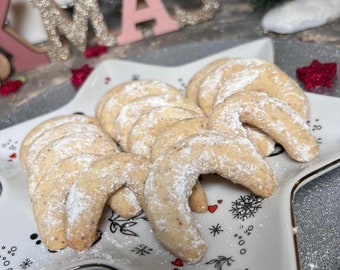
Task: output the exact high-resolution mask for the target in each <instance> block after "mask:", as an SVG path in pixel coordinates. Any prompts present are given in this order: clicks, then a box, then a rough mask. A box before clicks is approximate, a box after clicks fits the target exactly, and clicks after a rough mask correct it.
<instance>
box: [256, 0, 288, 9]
mask: <svg viewBox="0 0 340 270" xmlns="http://www.w3.org/2000/svg"><path fill="white" fill-rule="evenodd" d="M283 1H284V0H250V3H251V4H252V6H253V8H254V10H259V9H267V8H269V7H272V6H274V5H277V4H278V3H280V2H283Z"/></svg>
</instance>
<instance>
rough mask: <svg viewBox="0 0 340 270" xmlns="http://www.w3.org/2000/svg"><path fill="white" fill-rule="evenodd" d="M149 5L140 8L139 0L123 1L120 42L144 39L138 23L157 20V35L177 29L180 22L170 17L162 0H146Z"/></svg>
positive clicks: (155, 27) (155, 31) (155, 29)
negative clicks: (138, 5)
mask: <svg viewBox="0 0 340 270" xmlns="http://www.w3.org/2000/svg"><path fill="white" fill-rule="evenodd" d="M145 3H146V5H147V7H145V8H142V9H138V7H137V4H138V0H125V1H123V8H122V9H123V10H122V27H121V34H120V35H119V36H118V37H117V41H118V44H120V45H122V44H126V43H130V42H135V41H138V40H141V39H143V35H142V33H141V32H140V31H138V29H137V24H138V23H142V22H147V21H150V20H155V22H156V24H155V26H154V27H153V31H154V34H155V35H162V34H165V33H170V32H174V31H177V30H178V29H179V28H180V26H179V23H178V22H177V21H176V20H175V19H173V18H171V17H170V15H169V14H168V12H167V10H166V9H165V7H164V5H163V3H162V1H160V0H145Z"/></svg>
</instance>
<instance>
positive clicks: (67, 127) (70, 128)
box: [22, 122, 102, 172]
mask: <svg viewBox="0 0 340 270" xmlns="http://www.w3.org/2000/svg"><path fill="white" fill-rule="evenodd" d="M86 131H89V132H99V133H102V130H101V128H100V126H99V123H98V125H97V124H94V123H80V122H70V123H65V124H61V125H58V126H56V127H52V128H50V129H48V130H46V131H45V132H44V133H43V134H41V135H40V136H38V137H37V138H36V139H35V140H34V141H33V142H32V143H31V144H30V145H29V146H27V151H26V152H27V154H26V155H25V156H27V157H28V158H26V159H25V160H23V161H24V162H22V165H23V167H24V169H25V170H26V171H27V172H30V170H31V167H32V164H33V163H34V160H35V159H36V157H37V155H38V154H39V152H40V151H41V150H42V149H43V148H44V147H45V146H47V145H48V144H50V143H51V142H53V141H55V140H57V139H60V138H62V137H64V136H67V135H70V134H74V133H80V132H86Z"/></svg>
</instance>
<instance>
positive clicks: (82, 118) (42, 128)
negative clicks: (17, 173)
mask: <svg viewBox="0 0 340 270" xmlns="http://www.w3.org/2000/svg"><path fill="white" fill-rule="evenodd" d="M70 122H76V123H92V124H94V125H99V122H98V120H97V119H96V118H93V117H90V116H86V115H81V114H73V115H60V116H55V117H53V118H50V119H48V120H45V121H43V122H42V123H40V124H38V125H37V126H35V127H34V128H33V129H32V130H31V131H30V132H28V133H27V135H26V136H25V138H24V139H23V141H22V143H21V146H20V153H19V159H20V162H21V164H22V166H25V160H27V156H26V155H27V149H28V148H29V147H30V145H31V144H32V142H33V141H34V140H35V139H36V138H38V137H39V136H40V135H42V134H43V133H45V132H46V131H48V130H50V129H51V128H54V127H56V126H59V125H62V124H65V123H70Z"/></svg>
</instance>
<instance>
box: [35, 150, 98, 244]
mask: <svg viewBox="0 0 340 270" xmlns="http://www.w3.org/2000/svg"><path fill="white" fill-rule="evenodd" d="M98 158H100V156H97V155H83V154H80V155H75V156H72V157H70V158H67V159H64V160H61V161H60V162H58V163H56V164H55V165H54V166H52V167H51V168H50V169H49V170H48V171H47V172H46V173H45V174H44V175H43V177H42V179H41V180H40V182H39V184H38V185H37V187H36V189H35V191H34V196H32V200H31V201H32V206H33V212H34V217H35V220H36V223H37V227H38V231H39V236H40V238H41V240H42V242H43V243H44V245H45V246H46V248H47V249H49V250H60V249H63V248H65V247H66V246H67V240H66V198H67V194H68V192H69V190H70V188H71V186H72V184H73V183H74V182H75V181H76V179H77V178H78V175H79V174H80V173H81V172H82V171H84V170H87V168H88V167H89V166H90V164H91V163H93V162H94V161H95V160H96V159H98Z"/></svg>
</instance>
